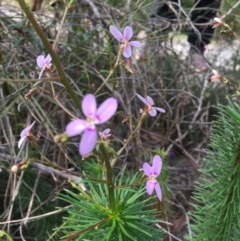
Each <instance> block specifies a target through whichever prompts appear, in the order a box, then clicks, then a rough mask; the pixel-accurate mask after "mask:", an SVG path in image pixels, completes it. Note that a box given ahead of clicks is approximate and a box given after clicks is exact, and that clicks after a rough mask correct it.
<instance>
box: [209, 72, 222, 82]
mask: <svg viewBox="0 0 240 241" xmlns="http://www.w3.org/2000/svg"><path fill="white" fill-rule="evenodd" d="M212 73H213V74H212V75H211V76H210V77H209V78H208V81H209V82H216V81H217V80H219V79H221V78H222V77H223V76H222V75H220V74H219V73H218V72H217V70H215V69H213V70H212Z"/></svg>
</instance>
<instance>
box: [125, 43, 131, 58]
mask: <svg viewBox="0 0 240 241" xmlns="http://www.w3.org/2000/svg"><path fill="white" fill-rule="evenodd" d="M131 55H132V49H131V46H130V45H127V46H126V47H125V48H124V50H123V56H124V57H125V58H130V57H131Z"/></svg>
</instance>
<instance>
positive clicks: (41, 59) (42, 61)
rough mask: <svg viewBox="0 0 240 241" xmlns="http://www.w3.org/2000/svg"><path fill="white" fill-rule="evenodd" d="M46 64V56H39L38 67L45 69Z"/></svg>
mask: <svg viewBox="0 0 240 241" xmlns="http://www.w3.org/2000/svg"><path fill="white" fill-rule="evenodd" d="M44 64H45V58H44V56H43V55H39V56H38V57H37V65H38V67H40V68H43V67H44Z"/></svg>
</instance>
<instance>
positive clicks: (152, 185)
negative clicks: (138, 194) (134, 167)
mask: <svg viewBox="0 0 240 241" xmlns="http://www.w3.org/2000/svg"><path fill="white" fill-rule="evenodd" d="M161 169H162V159H161V157H160V156H158V155H156V156H154V158H153V165H152V167H151V166H150V165H149V164H148V163H147V162H145V163H144V164H143V171H144V173H145V175H146V176H147V178H148V181H147V184H146V189H147V193H148V194H149V195H152V193H153V190H154V189H155V191H156V193H157V196H158V198H159V200H160V201H162V190H161V187H160V185H159V183H158V181H157V180H156V177H157V176H158V175H159V174H160V172H161Z"/></svg>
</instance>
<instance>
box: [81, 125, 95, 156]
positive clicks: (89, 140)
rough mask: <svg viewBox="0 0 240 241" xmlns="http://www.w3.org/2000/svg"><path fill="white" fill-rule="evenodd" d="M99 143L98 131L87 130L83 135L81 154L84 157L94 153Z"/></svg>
mask: <svg viewBox="0 0 240 241" xmlns="http://www.w3.org/2000/svg"><path fill="white" fill-rule="evenodd" d="M96 142H97V130H96V129H95V128H94V129H90V128H88V129H86V130H85V132H84V133H83V136H82V139H81V142H80V145H79V152H80V154H81V155H82V156H86V155H88V154H89V153H91V152H92V150H93V149H94V147H95V145H96Z"/></svg>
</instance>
